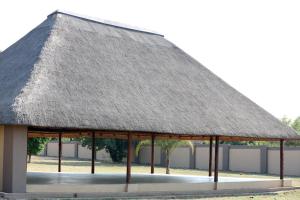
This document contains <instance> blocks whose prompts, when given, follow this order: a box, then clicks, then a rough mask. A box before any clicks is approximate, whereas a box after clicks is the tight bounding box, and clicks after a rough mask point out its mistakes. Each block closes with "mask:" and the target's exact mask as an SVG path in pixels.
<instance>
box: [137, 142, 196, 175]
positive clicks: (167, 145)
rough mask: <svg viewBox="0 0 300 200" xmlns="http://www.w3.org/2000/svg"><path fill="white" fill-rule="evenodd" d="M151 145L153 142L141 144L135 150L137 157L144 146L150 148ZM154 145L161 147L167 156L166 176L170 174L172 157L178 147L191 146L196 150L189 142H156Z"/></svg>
mask: <svg viewBox="0 0 300 200" xmlns="http://www.w3.org/2000/svg"><path fill="white" fill-rule="evenodd" d="M150 144H151V140H143V141H141V142H139V143H138V145H137V146H136V149H135V153H136V155H138V154H139V152H140V150H141V148H142V147H143V146H148V145H150ZM154 144H155V145H156V146H159V147H160V148H161V149H162V151H163V152H164V153H165V155H166V163H165V164H166V174H170V156H171V154H172V152H173V151H174V150H175V149H176V148H177V147H179V146H189V147H191V148H192V149H193V148H194V145H193V143H192V142H191V141H189V140H155V141H154Z"/></svg>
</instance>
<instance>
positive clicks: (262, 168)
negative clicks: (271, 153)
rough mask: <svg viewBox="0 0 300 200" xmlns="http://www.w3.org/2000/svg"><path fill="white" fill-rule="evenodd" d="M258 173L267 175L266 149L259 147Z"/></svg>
mask: <svg viewBox="0 0 300 200" xmlns="http://www.w3.org/2000/svg"><path fill="white" fill-rule="evenodd" d="M260 173H262V174H267V173H268V147H266V146H262V147H260Z"/></svg>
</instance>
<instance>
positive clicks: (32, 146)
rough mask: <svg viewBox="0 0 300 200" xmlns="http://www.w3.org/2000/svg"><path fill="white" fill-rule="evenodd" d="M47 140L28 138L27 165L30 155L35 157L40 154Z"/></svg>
mask: <svg viewBox="0 0 300 200" xmlns="http://www.w3.org/2000/svg"><path fill="white" fill-rule="evenodd" d="M49 140H50V139H49V138H29V139H28V140H27V155H28V162H29V163H30V162H31V155H37V154H38V153H39V152H41V151H42V150H43V149H44V148H45V144H46V143H47V142H48V141H49Z"/></svg>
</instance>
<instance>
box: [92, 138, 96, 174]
mask: <svg viewBox="0 0 300 200" xmlns="http://www.w3.org/2000/svg"><path fill="white" fill-rule="evenodd" d="M95 140H96V136H95V132H92V166H91V173H92V174H94V173H95V157H96V146H95V142H96V141H95Z"/></svg>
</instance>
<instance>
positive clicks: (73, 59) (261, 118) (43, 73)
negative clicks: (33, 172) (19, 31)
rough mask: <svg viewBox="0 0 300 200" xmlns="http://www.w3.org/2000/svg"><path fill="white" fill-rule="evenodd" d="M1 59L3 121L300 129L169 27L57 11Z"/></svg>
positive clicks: (123, 127) (276, 132) (183, 130)
mask: <svg viewBox="0 0 300 200" xmlns="http://www.w3.org/2000/svg"><path fill="white" fill-rule="evenodd" d="M0 58H1V59H0V93H1V94H3V95H2V96H0V124H19V125H22V124H23V125H29V126H34V127H52V128H68V129H72V128H74V129H95V130H116V131H137V132H139V131H141V132H156V133H176V134H195V135H225V136H242V137H262V138H294V137H297V135H296V133H295V132H294V131H293V130H292V129H291V128H289V127H287V126H285V125H283V124H282V123H281V122H280V121H279V120H278V119H276V118H275V117H273V116H272V115H271V114H269V113H268V112H266V111H265V110H264V109H262V108H261V107H259V106H258V105H256V104H255V103H253V102H252V101H251V100H250V99H248V98H246V97H245V96H244V95H242V94H241V93H239V92H238V91H236V90H235V89H234V88H232V87H231V86H229V85H228V84H227V83H225V82H224V81H223V80H222V79H220V78H219V77H217V76H216V75H214V74H213V73H212V72H211V71H210V70H208V69H207V68H205V67H204V66H203V65H201V64H200V63H199V62H198V61H196V60H195V59H193V58H192V57H190V56H189V55H188V54H187V53H185V52H184V51H182V50H181V49H180V48H178V47H177V46H176V45H174V44H173V43H171V42H169V41H168V40H166V39H165V38H164V37H161V36H160V35H156V34H149V33H145V32H142V31H135V30H131V29H124V28H119V27H115V26H109V25H107V24H103V23H96V22H94V21H91V20H83V19H81V18H79V17H76V16H72V15H68V14H61V13H59V12H57V13H55V14H52V15H50V16H49V17H48V18H47V19H46V20H45V21H44V22H43V23H42V24H41V25H40V26H38V27H37V28H35V29H34V30H33V31H31V32H30V33H29V34H27V35H26V36H25V37H24V38H22V39H21V40H19V41H18V42H17V43H15V44H14V45H12V46H11V47H10V48H8V49H7V50H5V51H4V52H2V53H1V54H0Z"/></svg>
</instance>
